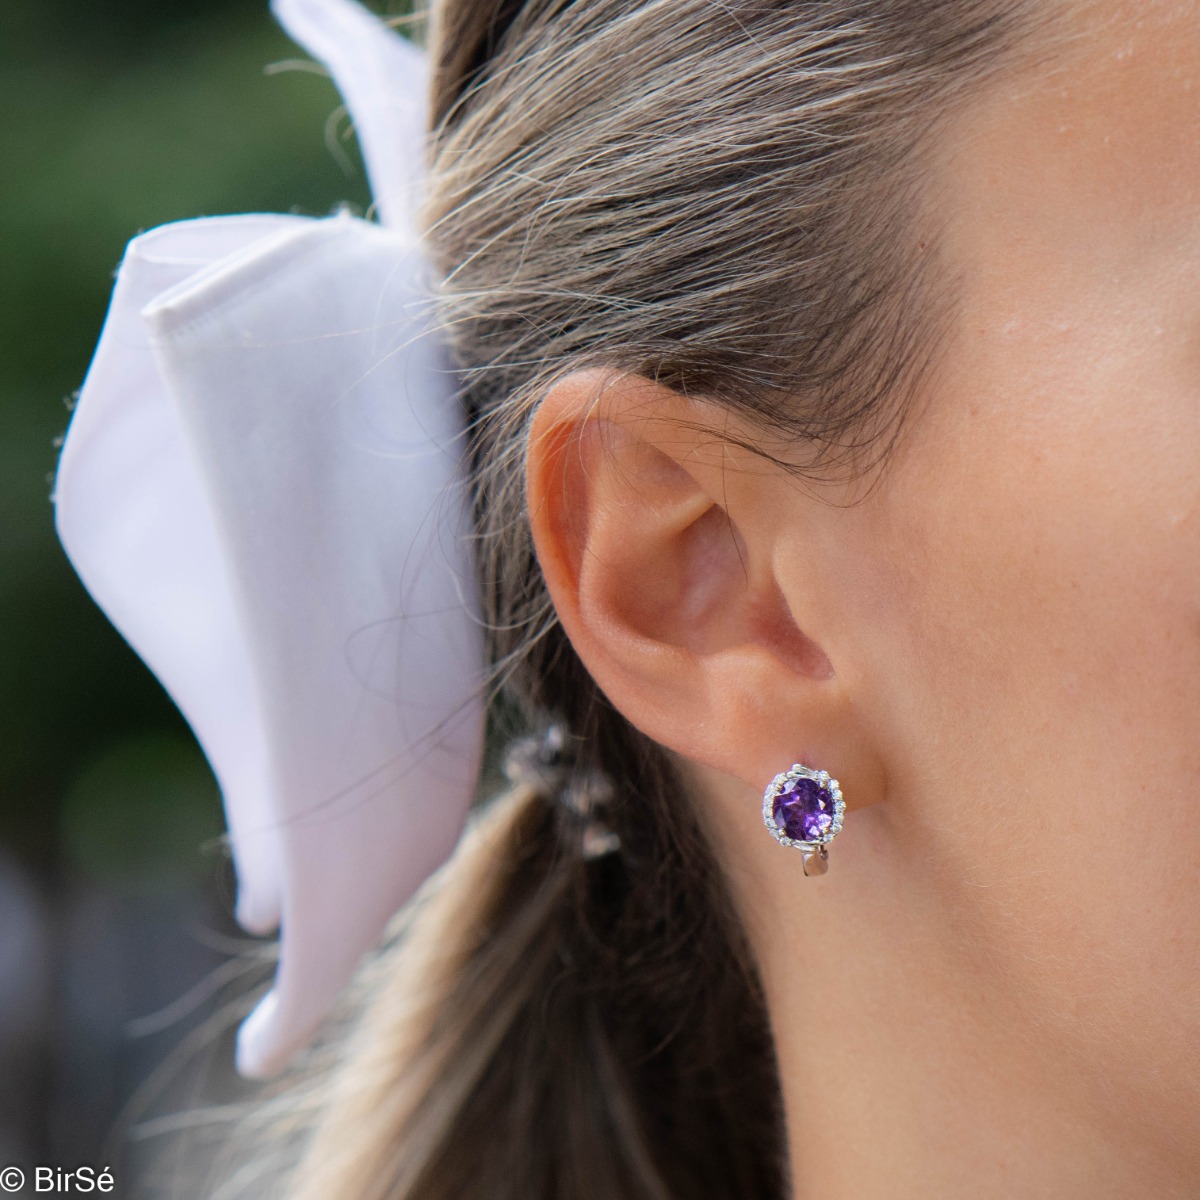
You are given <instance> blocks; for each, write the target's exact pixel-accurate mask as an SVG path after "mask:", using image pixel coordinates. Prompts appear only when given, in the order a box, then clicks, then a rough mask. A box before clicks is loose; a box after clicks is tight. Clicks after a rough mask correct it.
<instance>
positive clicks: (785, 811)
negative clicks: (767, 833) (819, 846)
mask: <svg viewBox="0 0 1200 1200" xmlns="http://www.w3.org/2000/svg"><path fill="white" fill-rule="evenodd" d="M771 815H772V816H773V817H774V818H775V824H776V825H778V826H779V828H780V829H781V830H782V831H783V835H784V837H790V838H791V839H792V840H793V841H797V842H819V841H820V840H821V839H822V838H823V837H824V836H825V835H826V834H827V833H828V832H829V827H830V825H832V824H833V793H832V792H830V790H829V789H828V788H827V787H822V786H821V784H819V783H818V782H817V781H816V780H815V779H793V780H792V781H791V782H790V783H789V784H788V785H787V786H786V787H785V788H784V789H783V790H782V791H781V792H780V793H779V795H778V796H776V797H775V803H774V804H773V805H772V808H771Z"/></svg>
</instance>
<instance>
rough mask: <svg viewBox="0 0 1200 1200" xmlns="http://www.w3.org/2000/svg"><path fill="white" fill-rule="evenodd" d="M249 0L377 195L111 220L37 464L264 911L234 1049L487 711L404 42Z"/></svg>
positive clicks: (272, 1025)
mask: <svg viewBox="0 0 1200 1200" xmlns="http://www.w3.org/2000/svg"><path fill="white" fill-rule="evenodd" d="M274 10H275V13H276V16H277V17H278V19H279V20H280V21H281V22H282V23H283V25H284V26H285V27H286V28H287V29H288V31H289V32H290V33H291V34H292V36H293V37H294V38H295V39H296V40H297V41H298V42H300V43H301V44H302V45H303V46H305V47H306V48H307V49H308V50H309V51H310V52H311V53H313V54H314V55H315V56H316V57H317V58H319V59H321V60H322V61H323V62H324V63H325V64H326V65H327V66H328V67H329V69H330V71H331V73H332V74H333V77H334V79H335V81H336V82H337V84H338V86H339V88H340V90H341V92H342V94H343V97H344V98H345V100H346V103H347V106H348V108H349V110H350V113H351V115H352V117H353V120H354V123H355V126H356V129H357V132H358V136H359V139H360V142H361V145H362V149H363V153H364V157H365V159H366V163H367V168H368V173H369V177H370V182H371V186H372V190H373V193H374V197H375V201H376V205H377V208H378V211H379V213H380V216H381V218H382V221H383V224H382V225H375V224H372V223H368V222H366V221H362V220H358V219H356V218H353V217H350V216H346V215H340V216H334V217H329V218H326V219H323V220H312V219H306V218H301V217H289V216H242V217H216V218H206V219H201V220H195V221H185V222H181V223H179V224H174V225H167V226H163V227H161V228H158V229H154V230H151V231H150V232H149V233H145V234H143V235H141V236H140V237H138V238H136V239H135V240H134V241H133V242H132V243H130V246H129V248H128V250H127V252H126V254H125V257H124V260H123V261H122V264H121V268H120V271H119V273H118V276H117V283H116V288H115V291H114V294H113V299H112V304H111V308H110V310H109V314H108V318H107V320H106V322H105V326H104V330H103V333H102V335H101V339H100V344H99V346H98V348H97V351H96V355H95V358H94V360H93V362H92V365H91V367H90V369H89V371H88V374H87V378H86V381H85V383H84V387H83V390H82V393H81V395H80V400H79V405H78V407H77V409H76V411H75V414H74V416H73V418H72V421H71V425H70V428H69V430H68V434H67V438H66V442H65V445H64V447H63V452H62V458H61V460H60V463H59V468H58V476H57V481H56V489H55V500H56V514H57V524H58V531H59V536H60V538H61V539H62V542H63V545H64V546H65V548H66V551H67V554H68V555H69V557H70V559H71V561H72V563H73V564H74V566H75V568H76V570H77V571H78V572H79V574H80V576H81V577H82V579H83V581H84V583H85V584H86V586H87V588H88V590H89V591H90V592H91V594H92V596H93V597H94V598H95V600H96V601H97V603H98V604H99V605H100V606H101V607H102V608H103V609H104V610H105V612H106V613H107V614H108V616H109V617H110V618H111V620H112V621H113V623H114V624H115V625H116V626H117V628H118V629H119V630H120V631H121V632H122V634H124V636H125V637H126V638H127V640H128V641H129V642H130V644H131V645H132V646H133V648H134V649H135V650H136V651H137V652H138V653H139V654H140V655H141V656H142V658H143V659H145V661H146V663H147V664H148V665H149V666H150V668H151V670H152V671H153V672H154V673H155V674H156V675H157V676H158V678H159V679H160V680H161V681H162V683H163V685H164V686H165V687H166V689H167V691H168V692H169V693H170V694H171V696H172V697H173V699H174V700H175V702H176V703H177V704H178V705H179V707H180V709H181V710H182V711H183V713H184V715H185V717H186V718H187V720H188V721H189V723H190V725H191V727H192V729H193V730H194V731H195V734H196V737H197V738H198V740H199V741H200V744H201V746H202V747H203V749H204V751H205V753H206V754H207V756H208V759H209V761H210V763H211V764H212V767H213V770H214V772H215V774H216V777H217V780H218V782H219V784H220V787H221V792H222V795H223V798H224V803H225V810H226V815H227V819H228V823H229V830H230V835H231V842H232V847H233V858H234V865H235V868H236V871H237V876H238V903H237V915H238V919H239V921H240V922H241V923H242V925H243V926H244V927H245V928H246V929H247V930H250V931H252V932H255V933H264V932H269V931H271V930H272V929H274V928H275V927H276V926H277V925H278V926H279V927H280V930H281V943H280V959H279V966H278V970H277V973H276V978H275V983H274V986H273V988H272V990H271V991H270V993H269V994H268V995H267V996H266V997H265V998H264V999H263V1000H262V1002H261V1003H260V1004H259V1005H258V1007H257V1008H256V1009H255V1011H254V1012H253V1013H252V1014H251V1015H250V1017H248V1018H247V1020H246V1021H245V1022H244V1023H243V1025H242V1028H241V1030H240V1031H239V1036H238V1053H237V1061H238V1067H239V1069H240V1070H241V1071H242V1072H243V1073H244V1074H246V1075H250V1076H264V1075H269V1074H272V1073H274V1072H275V1071H277V1070H278V1069H280V1068H281V1067H283V1066H284V1065H286V1063H287V1062H288V1060H289V1059H290V1058H291V1057H292V1056H293V1055H294V1054H295V1053H296V1052H297V1051H298V1050H299V1049H300V1048H302V1047H303V1046H304V1045H305V1044H306V1043H307V1042H308V1041H309V1040H310V1038H311V1037H312V1035H313V1033H314V1031H315V1029H316V1028H317V1026H318V1025H319V1023H320V1021H321V1020H322V1018H323V1017H324V1015H325V1014H326V1012H327V1011H328V1009H329V1007H330V1006H331V1004H332V1003H333V1001H334V999H335V997H336V995H337V993H338V992H339V991H340V989H341V988H342V986H343V985H344V984H345V982H346V981H347V979H348V978H349V976H350V975H351V974H352V972H353V971H354V969H355V967H356V965H357V964H358V962H359V961H360V959H361V958H362V956H363V954H364V953H365V952H366V951H367V950H369V949H370V948H371V947H372V946H373V945H374V944H375V943H376V942H377V941H378V939H379V937H380V934H381V932H382V930H383V927H384V925H385V924H386V922H387V921H388V919H389V918H390V917H391V916H392V915H393V914H394V913H395V912H396V911H397V909H399V908H400V907H401V905H402V904H403V903H404V902H405V901H406V900H407V899H408V898H409V897H410V896H411V895H412V893H413V892H414V891H415V890H416V888H417V887H418V886H419V885H420V883H421V882H422V881H423V880H424V879H425V878H426V876H427V875H428V874H429V873H430V872H431V871H433V870H434V869H435V868H436V867H437V866H438V865H439V864H440V863H442V862H443V861H444V860H445V858H446V857H447V856H448V855H449V853H450V852H451V850H452V849H453V847H454V845H455V842H456V841H457V839H458V836H459V834H460V832H461V830H462V826H463V823H464V820H465V817H466V813H467V810H468V807H469V804H470V801H471V798H472V795H473V792H474V789H475V785H476V782H477V777H478V772H479V764H480V759H481V755H482V746H483V724H484V711H483V703H482V699H481V682H482V678H483V671H484V656H483V644H482V632H481V625H480V622H479V619H478V613H477V607H476V605H477V600H476V590H475V589H476V583H475V576H474V570H473V564H472V559H471V554H470V548H469V546H470V543H469V536H470V524H471V519H470V505H469V498H468V496H467V493H466V488H465V482H464V475H463V471H462V467H461V460H462V456H463V449H464V447H463V417H462V413H461V411H460V408H459V405H458V404H457V402H456V398H455V385H454V380H453V378H452V376H451V375H450V373H449V371H448V368H447V365H446V363H445V361H444V358H443V351H442V347H441V343H440V339H439V337H438V334H437V331H436V328H435V327H434V325H433V322H432V319H431V314H430V311H429V305H428V302H427V300H426V295H427V282H428V281H427V279H426V275H425V270H424V265H423V259H422V254H421V248H420V244H419V240H418V238H417V237H416V235H415V232H414V227H413V221H412V211H413V205H414V201H415V199H416V195H415V193H416V191H417V189H418V187H419V180H420V169H421V164H422V158H423V152H424V151H423V146H424V136H425V69H424V62H423V59H422V56H421V55H420V54H419V52H418V51H416V50H415V49H414V48H413V47H412V46H411V45H409V43H407V42H406V41H405V40H404V39H402V38H401V37H399V36H398V35H397V34H396V33H395V32H394V31H393V30H391V29H390V28H389V27H388V26H386V25H385V24H384V23H382V22H381V21H379V20H378V19H376V18H375V17H373V16H372V15H371V14H369V13H368V12H366V11H365V10H364V9H362V8H360V7H359V6H358V5H357V4H356V3H353V2H352V0H275V3H274Z"/></svg>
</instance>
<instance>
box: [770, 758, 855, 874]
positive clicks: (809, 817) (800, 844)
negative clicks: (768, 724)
mask: <svg viewBox="0 0 1200 1200" xmlns="http://www.w3.org/2000/svg"><path fill="white" fill-rule="evenodd" d="M762 813H763V823H764V824H765V825H766V827H767V828H768V829H769V830H770V831H771V836H772V837H773V838H775V840H776V841H777V842H779V843H780V844H781V845H784V846H795V847H796V848H797V849H798V850H799V851H800V853H801V854H802V855H803V863H804V874H805V875H824V874H825V872H826V871H827V870H829V851H828V849H827V847H828V845H829V843H830V842H832V841H833V839H834V838H835V837H837V835H838V833H839V831H840V830H841V828H842V819H843V817H844V816H845V813H846V805H845V802H844V801H843V800H842V789H841V787H840V786H839V785H838V781H837V780H836V779H834V778H832V777H831V776H830V774H829V772H828V771H817V770H814V769H813V768H812V767H806V766H805V765H804V764H803V763H794V764H793V765H792V766H791V767H790V768H789V769H788V770H786V771H783V772H781V773H780V774H779V775H776V776H775V778H774V779H772V780H771V782H770V783H769V784H768V785H767V790H766V791H765V792H764V793H763V808H762Z"/></svg>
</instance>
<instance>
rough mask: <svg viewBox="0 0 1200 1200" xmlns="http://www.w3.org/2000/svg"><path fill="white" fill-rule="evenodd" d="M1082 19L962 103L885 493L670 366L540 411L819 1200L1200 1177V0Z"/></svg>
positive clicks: (556, 522) (603, 625) (615, 691)
mask: <svg viewBox="0 0 1200 1200" xmlns="http://www.w3.org/2000/svg"><path fill="white" fill-rule="evenodd" d="M1074 32H1075V33H1076V37H1075V39H1074V40H1073V41H1072V42H1071V43H1070V44H1069V45H1067V46H1065V47H1060V48H1059V50H1058V51H1056V54H1055V58H1054V62H1053V65H1052V69H1049V70H1048V69H1046V68H1045V67H1043V68H1042V69H1041V70H1039V71H1038V72H1036V73H1029V72H1025V73H1020V72H1016V73H1014V74H1013V75H1012V76H1011V77H1010V78H1007V79H1005V80H1003V81H1001V82H999V83H997V84H995V85H994V86H992V87H991V89H990V90H989V91H988V93H987V94H986V95H985V96H982V97H979V98H977V99H976V100H974V101H973V102H972V104H971V105H970V106H969V108H968V110H967V111H966V112H964V113H963V114H961V116H959V117H958V118H956V121H955V123H954V125H953V127H952V128H951V129H950V130H949V131H947V133H946V134H945V135H944V136H943V137H942V138H941V139H940V142H939V157H938V160H937V162H936V164H935V170H934V176H933V182H932V184H931V188H930V202H931V204H932V205H934V206H936V207H937V208H938V210H939V211H940V212H941V214H942V218H943V229H944V232H943V234H942V236H941V238H940V242H939V252H940V253H941V254H942V256H943V259H944V261H945V262H946V263H947V264H948V265H949V266H950V267H951V269H952V272H953V274H954V276H955V277H956V278H957V279H958V280H959V281H960V285H961V295H960V298H959V304H958V308H957V312H956V317H955V328H954V331H953V335H952V337H951V339H950V341H949V342H948V344H947V347H946V351H945V355H944V358H943V359H942V361H941V363H940V367H939V369H938V371H937V372H936V373H935V374H934V375H933V376H931V377H930V378H929V379H928V380H927V381H926V385H925V386H924V388H923V391H922V393H921V395H920V397H919V403H918V405H917V406H916V408H915V409H914V412H913V418H912V420H910V421H909V422H908V423H907V425H906V426H905V432H904V435H903V437H902V439H901V441H900V443H899V445H898V446H897V448H896V452H895V454H894V455H893V457H892V458H891V460H890V461H889V463H888V464H887V467H886V469H885V471H884V473H883V475H882V476H881V477H880V478H879V479H878V480H876V481H875V487H874V488H873V489H872V490H867V489H865V487H864V482H865V481H863V480H857V481H851V482H847V481H842V482H840V483H838V482H830V483H829V484H828V485H826V486H824V487H816V488H814V487H811V486H804V485H801V484H799V483H797V481H796V480H795V479H794V478H793V477H791V476H789V475H788V474H787V473H785V472H783V471H781V470H778V469H776V468H774V467H771V466H769V465H767V464H765V463H764V462H763V461H762V460H760V459H757V458H754V457H753V456H751V455H749V454H746V453H745V452H744V451H740V450H738V449H737V448H735V447H733V446H732V445H730V444H729V441H728V440H727V439H726V438H725V437H723V436H722V430H727V429H729V426H730V422H729V418H728V417H727V415H726V414H725V413H724V412H722V411H721V410H719V409H717V408H716V407H715V406H710V405H705V404H704V403H703V402H696V401H685V400H682V399H681V398H679V397H677V396H675V395H673V394H672V393H670V392H668V391H666V390H665V389H662V388H659V387H657V386H655V385H653V384H650V383H647V382H646V381H644V380H638V379H632V378H628V377H625V378H607V379H605V378H601V377H599V376H597V375H595V374H582V373H581V374H578V375H575V376H572V377H570V378H569V379H567V380H566V381H564V382H563V383H562V384H560V385H559V386H558V387H556V388H555V389H554V390H553V391H552V392H551V393H550V394H549V395H548V396H547V398H546V400H545V401H544V402H543V404H542V406H541V408H540V409H539V411H538V413H537V415H536V417H535V421H534V427H533V435H532V438H531V445H530V458H529V476H528V481H529V496H530V510H531V516H532V520H533V528H534V536H535V541H536V545H537V549H538V554H539V558H540V561H541V563H542V565H543V568H544V570H545V572H546V576H547V581H548V583H549V585H550V588H551V594H552V596H553V599H554V602H555V605H556V607H557V610H558V612H559V615H560V618H561V619H562V621H563V624H564V627H565V628H566V631H567V633H568V635H569V636H570V637H571V639H572V641H573V642H574V644H575V646H576V648H577V649H578V651H579V653H580V654H581V656H582V657H583V660H584V662H585V663H586V664H587V666H588V667H589V669H590V670H591V671H592V673H593V675H594V676H595V678H596V680H597V682H598V683H599V684H600V686H601V687H602V688H603V689H604V691H605V692H606V694H607V695H608V696H609V697H610V698H611V699H612V701H613V702H614V703H615V704H616V705H617V707H618V708H619V709H620V710H621V711H622V712H624V713H625V715H626V716H627V717H628V718H629V719H630V720H631V721H632V722H633V723H634V724H635V725H637V726H638V727H639V728H641V729H643V730H644V731H645V732H646V733H648V734H649V735H650V736H652V737H654V738H656V739H657V740H658V741H660V742H661V743H662V744H663V745H664V746H666V747H668V748H669V749H670V750H671V751H672V752H673V753H674V754H675V755H676V756H677V758H678V761H679V762H680V764H681V767H682V769H684V771H685V772H686V773H687V775H688V776H689V777H690V779H691V781H692V783H693V791H694V795H695V799H696V803H697V805H698V807H699V811H700V813H701V817H702V819H703V821H704V822H705V823H706V825H707V827H708V829H709V832H710V833H711V835H712V838H713V840H714V844H715V846H716V848H717V852H718V856H719V858H720V860H721V862H722V865H723V867H724V869H725V871H726V873H727V875H728V877H729V880H730V883H731V886H732V888H733V892H734V897H735V901H736V903H737V906H738V910H739V913H740V915H741V917H742V920H743V921H744V923H745V926H746V928H747V931H748V933H749V936H750V939H751V943H752V946H753V948H754V951H755V954H756V956H757V959H758V963H759V966H760V969H761V972H762V976H763V980H764V983H765V987H766V991H767V998H768V1005H769V1010H770V1013H771V1020H772V1025H773V1030H774V1033H775V1038H776V1044H777V1049H778V1055H779V1062H780V1072H781V1078H782V1083H783V1091H784V1101H785V1110H786V1120H787V1130H788V1140H789V1150H790V1157H791V1163H792V1170H793V1176H794V1183H793V1186H794V1195H795V1197H797V1198H802V1197H816V1196H821V1197H823V1198H824V1200H841V1198H843V1197H844V1198H845V1200H873V1198H875V1197H878V1198H880V1200H883V1198H885V1197H886V1198H888V1200H905V1198H907V1197H912V1198H914V1200H915V1198H917V1197H921V1198H923V1200H929V1198H931V1197H946V1198H950V1197H956V1198H958V1197H966V1196H970V1197H980V1198H986V1197H993V1196H994V1197H997V1198H999V1197H1005V1198H1012V1197H1023V1198H1024V1197H1030V1198H1034V1197H1046V1198H1049V1197H1054V1198H1055V1200H1071V1198H1074V1197H1079V1198H1080V1200H1083V1198H1086V1200H1104V1198H1106V1197H1113V1198H1117V1197H1120V1198H1130V1200H1132V1198H1135V1197H1136V1198H1138V1200H1145V1198H1147V1197H1155V1198H1167V1197H1172V1198H1173V1197H1180V1198H1183V1197H1189V1198H1194V1197H1196V1196H1197V1195H1200V884H1198V883H1197V872H1196V868H1197V866H1198V865H1200V738H1198V737H1197V718H1198V717H1200V470H1198V469H1197V468H1198V466H1200V286H1198V282H1200V153H1198V151H1200V6H1198V5H1196V4H1194V3H1157V2H1154V0H1142V2H1139V3H1132V2H1131V3H1126V4H1118V3H1110V2H1105V3H1095V4H1090V5H1088V6H1087V7H1086V8H1085V9H1082V10H1080V12H1079V14H1078V19H1077V20H1075V22H1074ZM705 422H707V423H708V424H709V426H710V427H711V430H713V431H710V432H704V431H703V430H701V429H699V428H696V425H697V423H701V424H702V423H705ZM735 432H742V433H745V432H751V431H748V430H744V429H743V430H738V431H735ZM795 761H803V762H806V763H809V764H810V765H813V766H817V767H824V768H826V769H827V770H829V771H830V772H831V773H832V774H834V775H835V776H836V777H837V778H838V779H839V780H840V781H841V783H842V786H843V791H844V793H845V795H846V799H847V803H848V808H849V812H848V815H847V818H846V822H845V828H844V830H843V831H842V833H841V834H840V835H839V836H838V838H837V840H836V841H835V842H834V843H833V845H832V846H831V848H830V869H829V873H828V874H827V875H825V876H822V877H820V878H806V877H805V876H804V875H803V872H802V870H801V865H800V855H799V852H798V851H795V850H790V849H787V848H785V847H781V846H779V845H777V844H776V843H775V842H774V841H773V840H772V839H771V838H770V837H769V835H768V834H767V833H766V832H765V830H764V829H763V826H762V823H761V816H760V805H761V794H762V789H763V788H764V787H765V785H766V784H767V782H768V781H769V780H770V779H771V777H772V776H773V775H774V774H775V773H776V772H777V771H780V770H782V769H785V768H786V767H787V766H788V765H790V764H791V763H792V762H795Z"/></svg>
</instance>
